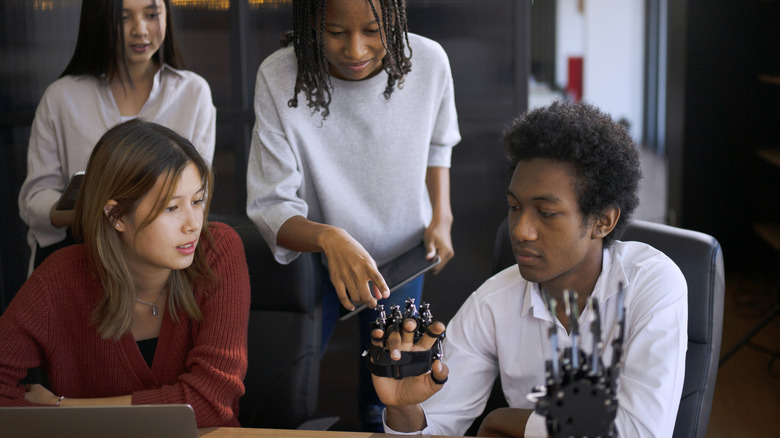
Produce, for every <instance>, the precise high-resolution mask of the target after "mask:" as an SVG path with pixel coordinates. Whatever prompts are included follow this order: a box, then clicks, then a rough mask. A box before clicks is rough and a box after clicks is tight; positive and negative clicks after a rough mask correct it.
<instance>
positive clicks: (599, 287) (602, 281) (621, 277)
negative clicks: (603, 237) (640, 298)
mask: <svg viewBox="0 0 780 438" xmlns="http://www.w3.org/2000/svg"><path fill="white" fill-rule="evenodd" d="M614 248H615V247H614V245H612V246H610V247H609V248H604V250H603V251H602V259H601V273H600V274H599V278H598V280H596V285H595V286H594V287H593V293H592V294H591V296H593V297H595V298H597V299H598V301H599V302H600V303H603V302H605V301H606V300H607V299H609V298H610V297H612V296H613V295H615V294H617V292H618V290H619V289H620V284H621V283H622V284H623V288H624V289H626V288H627V287H628V286H629V282H628V275H626V272H625V269H623V263H622V262H623V259H622V257H621V256H620V254H616V253H615V251H614ZM518 274H519V272H518ZM608 281H609V284H607V282H608ZM523 283H524V284H525V296H524V298H523V306H522V313H521V315H522V316H526V315H528V313H529V312H533V316H534V318H538V319H542V320H545V321H552V315H551V314H550V311H549V310H548V309H547V303H545V302H544V299H542V293H541V290H540V289H539V283H531V282H529V281H525V282H523Z"/></svg>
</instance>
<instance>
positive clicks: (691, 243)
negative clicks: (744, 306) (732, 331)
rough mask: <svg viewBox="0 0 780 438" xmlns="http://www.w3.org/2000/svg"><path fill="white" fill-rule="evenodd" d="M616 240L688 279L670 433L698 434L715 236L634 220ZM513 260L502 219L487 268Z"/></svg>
mask: <svg viewBox="0 0 780 438" xmlns="http://www.w3.org/2000/svg"><path fill="white" fill-rule="evenodd" d="M620 240H624V241H628V240H634V241H638V242H644V243H647V244H648V245H650V246H652V247H654V248H656V249H658V250H659V251H661V252H663V253H664V254H666V255H667V256H668V257H669V258H670V259H672V261H674V262H675V263H676V264H677V266H678V267H679V268H680V270H681V271H682V273H683V275H684V276H685V280H686V281H687V283H688V310H689V312H688V351H687V353H686V356H685V379H684V381H683V390H682V398H681V399H680V408H679V410H678V412H677V422H676V424H675V425H674V434H673V435H672V436H673V437H675V438H676V437H680V438H682V437H697V438H698V437H704V435H705V434H706V433H707V425H708V424H709V420H710V409H711V407H712V396H713V393H714V391H715V378H716V377H717V374H718V355H719V354H720V341H721V333H722V329H723V297H724V292H725V275H724V271H723V251H722V250H721V247H720V244H719V243H718V241H717V240H715V238H713V237H712V236H708V235H706V234H704V233H700V232H697V231H691V230H685V229H682V228H676V227H671V226H669V225H662V224H656V223H652V222H645V221H640V220H635V221H634V222H632V223H631V224H630V225H629V226H628V228H627V229H626V232H625V234H624V235H623V236H622V237H621V239H620ZM515 263H516V262H515V258H514V255H513V254H512V246H511V243H510V241H509V228H508V227H507V220H506V219H504V220H503V221H502V222H501V224H500V225H499V227H498V230H497V232H496V245H495V247H494V253H493V271H494V273H495V272H498V271H500V270H501V269H504V268H506V267H508V266H511V265H513V264H515ZM499 403H500V400H499ZM486 411H487V409H486Z"/></svg>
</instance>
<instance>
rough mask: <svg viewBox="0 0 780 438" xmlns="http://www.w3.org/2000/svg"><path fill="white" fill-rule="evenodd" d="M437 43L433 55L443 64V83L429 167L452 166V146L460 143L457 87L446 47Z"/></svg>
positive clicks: (436, 60) (432, 136)
mask: <svg viewBox="0 0 780 438" xmlns="http://www.w3.org/2000/svg"><path fill="white" fill-rule="evenodd" d="M434 44H436V48H437V49H438V50H435V51H434V54H436V55H438V57H433V58H432V59H434V60H435V62H437V63H439V64H441V68H440V69H438V70H440V71H441V82H440V83H442V84H443V88H442V94H441V102H440V104H439V112H438V114H437V115H436V120H435V123H434V126H433V132H432V134H431V147H430V150H429V152H428V167H450V163H451V157H452V148H453V147H454V146H455V145H457V144H458V143H460V140H461V137H460V128H459V127H458V112H457V110H456V108H455V89H454V85H453V80H452V70H451V69H450V61H449V58H448V57H447V53H446V52H445V51H444V49H443V48H442V47H441V46H439V45H438V43H434Z"/></svg>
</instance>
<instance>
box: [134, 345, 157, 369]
mask: <svg viewBox="0 0 780 438" xmlns="http://www.w3.org/2000/svg"><path fill="white" fill-rule="evenodd" d="M137 343H138V349H139V350H141V356H143V357H144V360H145V361H146V365H148V366H149V368H151V367H152V361H153V360H154V350H156V349H157V338H152V339H144V340H143V341H137Z"/></svg>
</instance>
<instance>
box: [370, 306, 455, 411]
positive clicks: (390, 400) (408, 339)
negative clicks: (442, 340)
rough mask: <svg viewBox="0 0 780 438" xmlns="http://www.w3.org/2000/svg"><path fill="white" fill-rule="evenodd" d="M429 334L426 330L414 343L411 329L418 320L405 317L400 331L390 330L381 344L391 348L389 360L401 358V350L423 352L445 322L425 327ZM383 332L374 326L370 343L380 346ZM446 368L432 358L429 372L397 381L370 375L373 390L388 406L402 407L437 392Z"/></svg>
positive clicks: (428, 347) (445, 373)
mask: <svg viewBox="0 0 780 438" xmlns="http://www.w3.org/2000/svg"><path fill="white" fill-rule="evenodd" d="M428 329H429V331H430V334H429V333H425V334H424V335H423V336H422V337H421V338H420V340H419V341H417V343H415V342H414V332H415V331H416V330H417V321H415V320H414V319H412V318H407V319H406V320H404V322H403V324H402V330H401V331H400V333H399V331H393V332H392V333H390V334H389V335H388V337H387V341H386V342H385V345H384V347H385V348H387V349H388V350H389V351H390V358H391V359H392V360H399V359H401V352H402V351H426V350H430V349H431V348H432V347H433V345H434V343H435V342H436V340H437V339H438V338H439V336H441V334H442V333H444V324H442V323H441V322H435V323H433V324H431V325H430V326H429V327H428ZM383 336H384V332H383V331H382V330H381V329H375V330H373V331H372V332H371V339H372V341H371V342H372V344H373V345H375V346H378V347H382V346H383V345H382V343H383V341H382V338H383ZM448 374H449V370H448V369H447V365H445V364H444V363H443V362H442V361H441V360H438V359H437V360H435V361H434V362H433V365H432V366H431V371H430V372H427V373H425V374H421V375H419V376H414V377H407V378H404V379H401V380H396V379H394V378H389V377H378V376H372V378H373V381H374V389H376V393H377V395H378V396H379V399H380V400H382V403H384V404H385V405H386V406H388V407H400V408H404V407H407V406H409V405H416V404H418V403H421V402H423V401H425V400H427V399H428V398H430V397H431V396H432V395H433V394H435V393H436V392H438V391H439V390H440V389H441V388H442V385H443V383H436V381H434V379H436V380H437V381H438V382H444V381H446V379H447V375H448Z"/></svg>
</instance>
